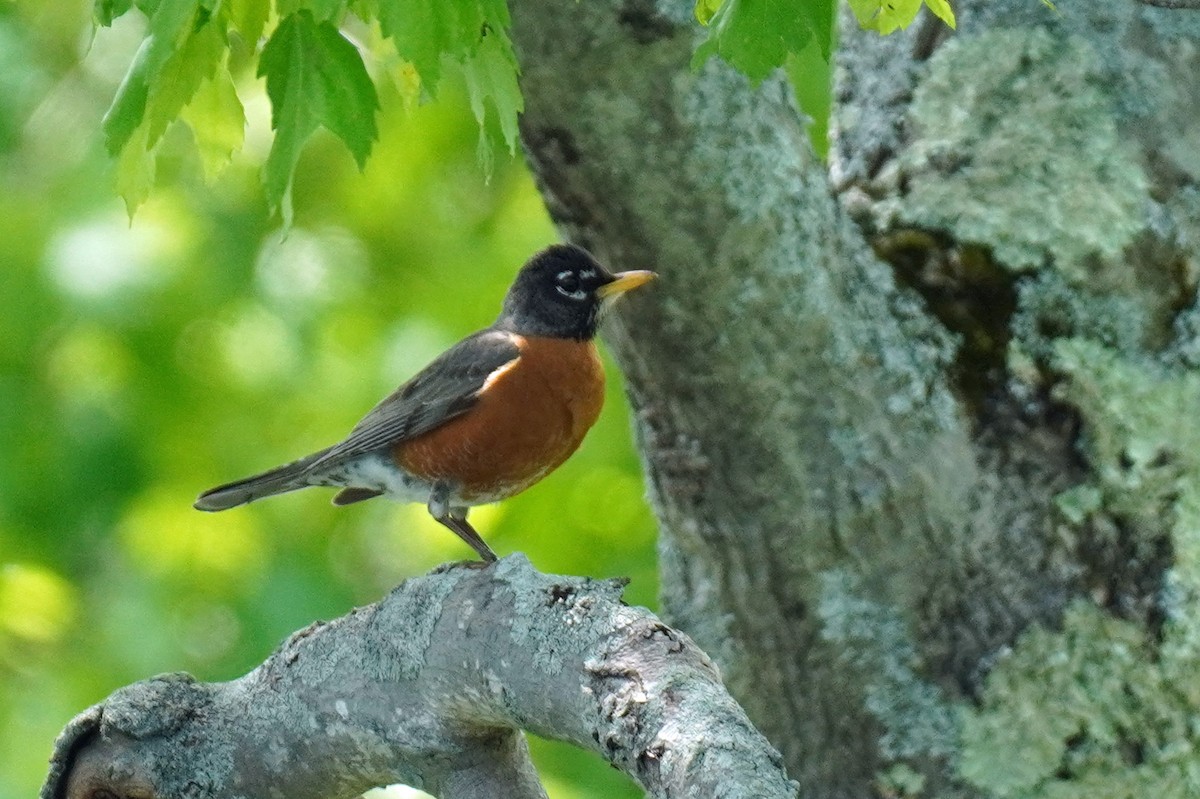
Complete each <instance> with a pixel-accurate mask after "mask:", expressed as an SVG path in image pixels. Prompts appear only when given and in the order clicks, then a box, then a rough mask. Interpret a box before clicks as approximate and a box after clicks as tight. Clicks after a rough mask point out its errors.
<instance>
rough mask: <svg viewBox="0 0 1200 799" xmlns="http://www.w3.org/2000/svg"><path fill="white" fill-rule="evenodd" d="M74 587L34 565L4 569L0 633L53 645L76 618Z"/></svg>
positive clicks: (0, 570) (0, 589)
mask: <svg viewBox="0 0 1200 799" xmlns="http://www.w3.org/2000/svg"><path fill="white" fill-rule="evenodd" d="M77 609H78V600H77V598H76V596H75V589H74V587H73V586H72V585H71V584H70V583H69V582H67V581H66V580H65V579H63V578H62V577H60V576H59V575H58V574H55V573H54V572H53V571H51V570H49V569H46V568H43V567H41V566H35V565H32V564H22V563H9V564H6V565H5V566H3V567H0V630H3V631H4V632H5V633H8V634H10V635H13V636H16V637H19V638H24V639H26V640H28V641H34V642H37V643H53V642H54V641H57V640H58V639H59V638H60V637H62V634H63V632H64V631H65V629H66V627H67V625H69V624H70V623H71V621H72V620H73V619H74V618H75V614H76V611H77Z"/></svg>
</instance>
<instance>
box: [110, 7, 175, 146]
mask: <svg viewBox="0 0 1200 799" xmlns="http://www.w3.org/2000/svg"><path fill="white" fill-rule="evenodd" d="M196 12H197V3H196V0H162V2H161V3H160V4H159V6H158V7H157V9H156V10H155V12H154V16H152V17H151V18H150V32H149V35H148V36H147V37H146V40H145V41H144V42H142V45H141V47H139V48H138V51H137V54H136V55H135V56H134V58H133V64H132V65H130V67H129V71H128V72H127V73H125V78H124V80H122V81H121V86H120V88H118V89H117V96H116V97H114V98H113V102H112V105H111V106H110V107H109V109H108V111H107V113H105V115H104V121H103V123H102V127H103V129H104V144H105V146H106V147H107V148H108V152H109V153H110V154H111V155H116V154H117V153H119V152H121V149H122V148H123V147H124V146H125V143H126V142H128V141H129V137H130V136H131V135H132V134H133V131H134V130H135V129H136V128H137V127H138V125H140V124H141V122H142V118H143V117H144V116H145V114H146V101H147V99H148V97H149V92H150V85H151V83H152V82H153V81H155V80H156V79H157V78H158V76H159V72H160V71H161V70H162V68H163V65H164V64H165V63H166V62H167V59H169V58H170V57H171V55H172V54H173V53H174V52H175V51H176V50H177V49H178V47H179V45H180V43H181V42H182V41H183V39H184V37H186V36H187V35H188V33H189V31H190V28H191V23H192V22H193V21H194V20H195V17H196Z"/></svg>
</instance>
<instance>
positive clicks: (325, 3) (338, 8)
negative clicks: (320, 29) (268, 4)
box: [275, 0, 346, 23]
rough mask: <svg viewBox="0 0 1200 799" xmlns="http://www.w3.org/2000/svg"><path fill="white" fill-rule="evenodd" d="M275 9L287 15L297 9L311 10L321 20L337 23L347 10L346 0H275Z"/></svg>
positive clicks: (283, 15) (282, 15) (282, 14)
mask: <svg viewBox="0 0 1200 799" xmlns="http://www.w3.org/2000/svg"><path fill="white" fill-rule="evenodd" d="M275 10H276V11H277V12H278V13H279V16H281V17H286V16H290V15H292V14H295V13H296V12H297V11H305V10H307V11H310V12H312V15H313V17H314V18H315V19H317V20H318V21H321V22H326V21H327V22H334V23H336V22H337V21H338V20H339V19H341V17H342V14H344V13H345V12H346V2H345V0H275Z"/></svg>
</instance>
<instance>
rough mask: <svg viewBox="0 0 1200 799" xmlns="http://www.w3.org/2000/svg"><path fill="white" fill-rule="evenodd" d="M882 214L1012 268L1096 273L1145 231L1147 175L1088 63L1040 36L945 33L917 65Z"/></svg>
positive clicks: (1075, 50)
mask: <svg viewBox="0 0 1200 799" xmlns="http://www.w3.org/2000/svg"><path fill="white" fill-rule="evenodd" d="M908 127H909V134H910V140H909V143H908V146H907V147H906V148H905V149H904V150H902V151H901V153H900V154H899V155H898V163H897V166H898V169H899V180H900V185H901V186H903V187H904V189H905V194H904V195H903V196H901V197H897V198H895V199H893V200H890V201H888V203H885V204H884V206H883V207H882V208H881V209H880V210H881V211H882V212H883V216H884V217H891V218H893V219H894V220H898V221H899V222H900V223H901V224H904V225H911V226H914V227H920V228H926V229H935V230H946V231H948V232H949V233H950V234H951V235H953V236H954V237H955V238H956V239H957V240H959V241H962V242H975V243H979V244H983V245H985V246H988V247H991V248H992V251H993V253H994V257H995V258H996V260H997V261H998V262H1000V263H1002V264H1004V265H1006V266H1007V267H1008V268H1010V269H1013V270H1018V271H1019V270H1029V269H1035V268H1038V267H1041V266H1043V265H1046V264H1051V265H1053V266H1054V267H1055V268H1057V269H1060V270H1062V271H1063V272H1064V273H1065V274H1066V275H1067V277H1068V279H1069V280H1071V281H1073V282H1075V281H1079V282H1082V281H1089V280H1096V279H1097V278H1098V277H1099V278H1101V279H1102V280H1105V282H1111V283H1114V284H1118V285H1119V284H1123V283H1125V282H1127V280H1128V278H1123V277H1121V276H1113V277H1115V279H1112V280H1108V279H1105V276H1104V275H1103V274H1100V273H1103V272H1104V270H1107V269H1121V268H1123V267H1122V266H1121V265H1120V264H1119V263H1114V261H1115V260H1116V259H1119V256H1120V255H1121V253H1122V252H1123V251H1124V250H1125V248H1126V247H1128V246H1129V245H1130V244H1131V243H1132V242H1133V240H1134V238H1135V236H1136V235H1137V234H1138V232H1139V231H1140V230H1141V229H1142V228H1143V227H1144V226H1145V222H1144V216H1145V214H1144V207H1145V205H1146V204H1147V197H1146V193H1147V189H1146V187H1147V180H1146V177H1145V175H1144V173H1143V170H1142V167H1141V165H1140V163H1139V161H1138V159H1137V157H1136V155H1135V153H1134V152H1132V150H1131V149H1130V148H1129V147H1128V146H1127V145H1125V144H1123V143H1122V142H1121V139H1120V137H1119V133H1118V130H1117V126H1116V122H1115V121H1114V113H1113V108H1112V100H1111V98H1110V97H1109V96H1108V94H1107V93H1106V92H1105V90H1104V88H1103V80H1102V70H1101V65H1100V56H1099V55H1098V54H1097V53H1096V52H1095V51H1094V49H1093V48H1092V46H1091V45H1090V44H1089V43H1088V42H1087V41H1086V40H1084V39H1082V38H1079V37H1066V38H1062V37H1058V38H1056V37H1054V36H1052V35H1051V34H1050V33H1048V32H1046V31H1044V30H1041V29H1026V30H1001V31H994V32H989V33H985V34H983V35H980V36H976V37H973V38H968V37H962V38H959V37H956V38H954V39H953V40H951V41H950V42H949V43H947V44H946V45H945V46H943V47H942V48H940V49H939V50H938V51H937V53H936V54H935V55H934V56H933V57H932V58H931V59H930V61H929V73H928V75H927V76H926V78H925V80H924V81H922V82H921V84H920V86H919V88H918V89H917V92H916V95H915V97H914V99H913V103H912V106H911V109H910V114H909V118H908Z"/></svg>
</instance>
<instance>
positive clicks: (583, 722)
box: [41, 555, 795, 799]
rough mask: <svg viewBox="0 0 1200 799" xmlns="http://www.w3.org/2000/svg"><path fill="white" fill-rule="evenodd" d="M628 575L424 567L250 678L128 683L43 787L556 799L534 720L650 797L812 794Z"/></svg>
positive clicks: (61, 749)
mask: <svg viewBox="0 0 1200 799" xmlns="http://www.w3.org/2000/svg"><path fill="white" fill-rule="evenodd" d="M621 587H622V586H621V584H620V583H619V582H617V581H603V582H598V581H592V580H587V579H582V578H574V577H558V576H550V575H544V574H541V573H539V572H537V571H535V570H534V569H533V567H532V566H531V565H530V564H529V562H528V560H526V559H525V558H524V556H522V555H514V556H511V557H508V558H505V559H504V560H503V561H501V562H500V563H498V564H497V565H496V566H494V567H488V568H484V569H478V568H468V567H465V566H454V567H450V568H448V569H445V570H444V571H437V572H434V573H431V574H429V575H426V576H424V577H420V578H414V579H411V580H408V581H406V582H405V583H403V584H402V585H400V586H399V587H398V588H396V589H395V590H394V591H393V592H392V593H391V594H390V595H388V596H387V597H386V598H385V599H383V600H382V601H381V602H379V603H378V604H375V605H371V606H369V607H365V608H359V609H356V610H354V611H353V612H351V613H350V614H348V615H346V616H343V617H342V618H340V619H337V620H336V621H333V622H330V623H328V624H324V623H316V624H313V625H312V626H310V627H308V628H306V629H304V630H301V631H299V632H297V633H295V634H293V635H292V636H291V637H290V638H289V639H288V640H287V641H286V642H284V644H283V645H282V646H281V647H280V648H279V649H278V650H277V651H276V652H275V653H274V654H273V655H271V657H269V658H268V659H267V660H266V661H265V662H264V663H263V664H262V665H261V666H259V667H258V668H256V669H255V670H254V671H252V672H250V673H249V674H247V675H246V676H244V677H242V678H241V679H238V680H234V681H232V682H227V683H199V682H196V681H195V680H194V679H193V678H191V677H190V676H188V675H182V674H176V675H165V676H161V677H156V678H154V679H151V680H147V681H144V682H139V683H135V684H133V685H130V686H127V687H125V688H122V689H120V690H118V691H116V692H115V693H114V694H112V696H110V697H109V698H108V699H107V700H105V701H104V702H102V703H101V704H99V705H96V706H95V707H92V708H90V709H89V710H87V711H85V712H84V713H83V714H81V715H80V716H79V717H77V718H76V719H75V720H74V721H72V722H71V723H70V724H69V725H68V726H67V727H66V729H65V730H64V731H63V733H62V735H60V736H59V740H58V741H57V742H56V745H55V752H54V756H53V759H52V761H51V769H50V774H49V777H48V778H47V781H46V784H45V786H44V787H43V789H42V794H41V796H42V799H92V798H94V797H103V796H117V797H137V798H138V799H150V798H151V797H172V798H175V797H187V799H204V798H205V797H214V798H215V797H222V798H223V799H224V798H226V797H255V798H256V797H269V796H287V797H289V799H305V798H306V797H313V799H317V798H318V797H319V798H321V799H328V797H352V796H356V795H358V794H359V793H361V792H362V791H364V790H366V789H368V788H371V787H374V786H378V785H386V784H389V783H395V782H403V783H406V784H409V785H415V786H420V787H423V788H424V789H425V790H427V791H430V792H433V793H435V794H437V795H439V796H441V797H443V799H476V798H479V799H482V797H496V796H503V797H513V799H524V798H525V797H543V796H545V794H544V792H543V791H542V788H541V786H540V784H539V782H538V780H537V777H536V774H535V773H534V771H533V768H532V765H531V764H530V761H529V756H528V751H527V748H526V744H525V739H524V737H523V735H522V734H521V733H520V730H521V729H527V730H530V731H533V732H536V733H537V734H539V735H542V736H545V737H549V738H556V739H559V740H564V741H568V742H571V743H574V744H576V745H578V746H581V747H583V748H585V749H589V750H591V751H593V752H596V753H597V754H599V755H601V756H602V757H604V758H605V759H607V760H608V761H609V762H610V763H612V764H613V765H614V766H616V767H617V768H619V769H621V770H622V771H625V772H626V773H627V774H629V775H630V776H632V777H633V778H634V779H636V780H637V781H638V782H639V783H641V784H642V785H643V786H644V787H645V789H646V790H647V791H648V793H649V794H650V795H651V796H656V797H674V796H681V795H687V796H696V797H705V796H712V797H716V796H721V797H743V796H744V797H789V796H794V795H795V786H794V784H792V783H789V782H788V780H787V779H786V777H785V776H784V774H783V770H782V767H781V765H780V758H779V755H778V753H776V752H775V751H774V750H773V749H772V748H771V747H770V745H769V744H768V743H767V742H766V740H765V739H764V738H763V737H762V736H761V735H759V734H758V733H757V732H756V731H755V730H754V729H753V728H752V727H751V725H750V723H749V721H748V720H747V719H746V717H745V714H744V713H743V712H742V710H741V708H739V707H738V706H737V704H736V703H735V702H734V701H733V700H732V699H731V698H730V697H729V695H728V694H727V693H726V692H725V690H724V688H723V687H722V686H721V683H720V678H719V676H718V674H717V671H716V669H715V667H713V665H712V664H711V663H710V662H709V660H708V658H707V657H706V656H705V655H704V654H703V653H702V652H701V651H700V650H699V649H697V648H696V646H695V645H694V644H693V643H692V642H691V641H690V640H689V639H688V638H687V637H686V636H684V635H683V634H681V633H678V632H676V631H674V630H672V629H670V628H668V627H666V626H665V625H663V624H662V623H661V622H659V621H658V619H657V618H656V617H655V616H654V615H653V614H651V613H650V612H649V611H646V610H645V609H642V608H630V607H627V606H625V605H624V604H622V603H621V601H620V594H621Z"/></svg>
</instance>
